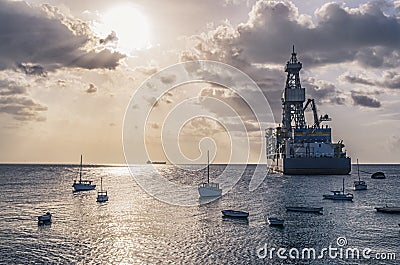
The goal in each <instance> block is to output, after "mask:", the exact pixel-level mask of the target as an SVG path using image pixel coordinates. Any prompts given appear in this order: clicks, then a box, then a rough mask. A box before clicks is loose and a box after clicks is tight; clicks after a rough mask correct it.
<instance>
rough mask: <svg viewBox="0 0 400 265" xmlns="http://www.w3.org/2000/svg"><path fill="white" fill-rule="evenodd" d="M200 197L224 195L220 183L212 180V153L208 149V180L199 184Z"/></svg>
mask: <svg viewBox="0 0 400 265" xmlns="http://www.w3.org/2000/svg"><path fill="white" fill-rule="evenodd" d="M197 189H198V191H199V195H200V197H219V196H221V195H222V189H221V188H220V187H219V183H216V182H210V154H209V152H208V151H207V182H205V183H202V184H200V185H199V186H198V188H197Z"/></svg>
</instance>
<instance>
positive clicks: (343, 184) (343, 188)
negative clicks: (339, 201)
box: [343, 178, 344, 194]
mask: <svg viewBox="0 0 400 265" xmlns="http://www.w3.org/2000/svg"><path fill="white" fill-rule="evenodd" d="M343 194H344V178H343Z"/></svg>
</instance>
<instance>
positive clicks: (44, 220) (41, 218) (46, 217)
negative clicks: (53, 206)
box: [38, 212, 51, 225]
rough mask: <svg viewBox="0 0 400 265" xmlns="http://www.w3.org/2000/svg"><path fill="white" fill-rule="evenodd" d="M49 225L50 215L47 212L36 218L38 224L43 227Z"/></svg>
mask: <svg viewBox="0 0 400 265" xmlns="http://www.w3.org/2000/svg"><path fill="white" fill-rule="evenodd" d="M49 223H51V213H50V212H47V213H46V214H44V215H41V216H38V224H39V225H43V224H49Z"/></svg>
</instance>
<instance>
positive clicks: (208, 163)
mask: <svg viewBox="0 0 400 265" xmlns="http://www.w3.org/2000/svg"><path fill="white" fill-rule="evenodd" d="M207 183H210V151H207Z"/></svg>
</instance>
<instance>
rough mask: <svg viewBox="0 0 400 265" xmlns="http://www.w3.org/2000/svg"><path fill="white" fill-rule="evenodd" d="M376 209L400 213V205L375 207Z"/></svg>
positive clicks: (383, 211)
mask: <svg viewBox="0 0 400 265" xmlns="http://www.w3.org/2000/svg"><path fill="white" fill-rule="evenodd" d="M375 210H376V211H377V212H382V213H400V207H389V206H385V207H375Z"/></svg>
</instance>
